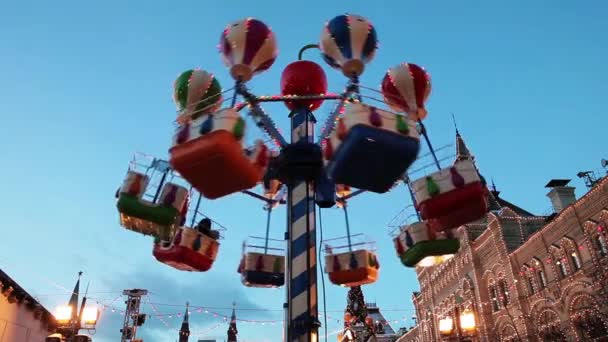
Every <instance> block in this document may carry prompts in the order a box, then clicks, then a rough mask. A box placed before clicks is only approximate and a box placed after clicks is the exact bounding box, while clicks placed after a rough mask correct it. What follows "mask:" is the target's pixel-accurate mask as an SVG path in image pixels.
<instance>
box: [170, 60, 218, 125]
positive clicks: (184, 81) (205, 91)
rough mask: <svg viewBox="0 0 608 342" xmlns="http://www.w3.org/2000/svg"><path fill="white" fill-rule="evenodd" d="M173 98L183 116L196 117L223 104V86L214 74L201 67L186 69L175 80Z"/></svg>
mask: <svg viewBox="0 0 608 342" xmlns="http://www.w3.org/2000/svg"><path fill="white" fill-rule="evenodd" d="M173 99H174V100H175V104H176V105H177V109H178V110H179V115H180V116H181V117H188V118H192V119H196V118H197V117H200V116H202V115H203V114H208V113H213V112H215V111H217V110H218V109H219V107H220V106H221V104H222V88H221V86H220V83H219V82H218V80H217V79H216V78H215V76H213V74H211V73H208V72H207V71H204V70H200V69H193V70H187V71H184V72H183V73H182V74H181V75H179V77H178V78H177V79H176V80H175V84H174V86H173Z"/></svg>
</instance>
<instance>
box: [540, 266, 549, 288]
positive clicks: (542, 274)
mask: <svg viewBox="0 0 608 342" xmlns="http://www.w3.org/2000/svg"><path fill="white" fill-rule="evenodd" d="M538 282H539V284H540V288H541V289H544V288H545V287H547V278H546V277H545V272H544V271H543V270H540V271H538Z"/></svg>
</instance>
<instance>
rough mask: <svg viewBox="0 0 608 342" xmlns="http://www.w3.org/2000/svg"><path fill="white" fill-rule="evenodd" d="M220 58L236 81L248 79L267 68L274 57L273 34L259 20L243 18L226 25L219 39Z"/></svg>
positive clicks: (275, 47) (275, 43)
mask: <svg viewBox="0 0 608 342" xmlns="http://www.w3.org/2000/svg"><path fill="white" fill-rule="evenodd" d="M219 48H220V52H221V54H222V60H223V61H224V64H226V66H227V67H229V68H230V75H231V76H232V77H233V78H234V79H235V80H236V81H243V82H246V81H249V80H250V79H251V78H252V77H253V75H255V74H257V73H260V72H262V71H265V70H268V69H269V68H270V67H271V66H272V64H273V63H274V61H275V59H276V57H277V53H278V50H277V42H276V39H275V36H274V33H273V32H272V31H271V30H270V28H269V27H268V26H267V25H266V24H264V23H263V22H261V21H259V20H257V19H253V18H247V19H243V20H240V21H237V22H235V23H233V24H230V25H228V26H227V27H226V29H224V32H223V33H222V37H221V39H220V46H219Z"/></svg>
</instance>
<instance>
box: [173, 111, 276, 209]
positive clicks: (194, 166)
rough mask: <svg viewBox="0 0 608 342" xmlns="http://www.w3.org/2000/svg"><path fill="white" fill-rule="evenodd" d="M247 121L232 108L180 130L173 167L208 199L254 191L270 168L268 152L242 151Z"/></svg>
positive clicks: (261, 148) (260, 145)
mask: <svg viewBox="0 0 608 342" xmlns="http://www.w3.org/2000/svg"><path fill="white" fill-rule="evenodd" d="M244 134H245V121H244V120H243V118H241V116H240V115H239V113H238V112H237V111H236V110H235V109H233V108H227V109H223V110H220V111H218V112H216V113H209V114H204V115H202V116H201V117H199V118H196V119H195V120H192V121H190V122H186V123H184V124H182V125H180V126H179V128H178V130H177V133H176V134H175V136H174V145H173V147H172V148H171V149H170V150H169V153H170V154H171V159H170V162H171V165H172V166H173V168H174V169H175V170H177V171H178V172H179V173H180V174H181V176H182V177H183V178H184V179H186V180H187V181H188V182H189V183H190V184H191V185H192V186H193V187H194V188H196V189H197V190H198V191H199V192H200V193H202V194H203V195H204V196H205V197H207V198H210V199H216V198H219V197H222V196H226V195H229V194H232V193H235V192H238V191H241V190H246V189H249V188H252V187H254V186H255V185H256V184H257V183H258V182H260V181H261V180H262V177H263V175H264V172H265V169H266V167H267V164H268V158H269V157H268V148H267V147H266V146H265V145H264V144H263V143H262V142H258V143H256V145H255V147H254V148H252V149H244V148H243V137H244Z"/></svg>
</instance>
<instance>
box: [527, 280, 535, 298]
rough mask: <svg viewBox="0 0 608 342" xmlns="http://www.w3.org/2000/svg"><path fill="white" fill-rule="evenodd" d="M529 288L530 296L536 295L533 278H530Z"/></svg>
mask: <svg viewBox="0 0 608 342" xmlns="http://www.w3.org/2000/svg"><path fill="white" fill-rule="evenodd" d="M528 287H529V288H530V294H534V293H535V288H534V278H532V277H531V276H530V277H528Z"/></svg>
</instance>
